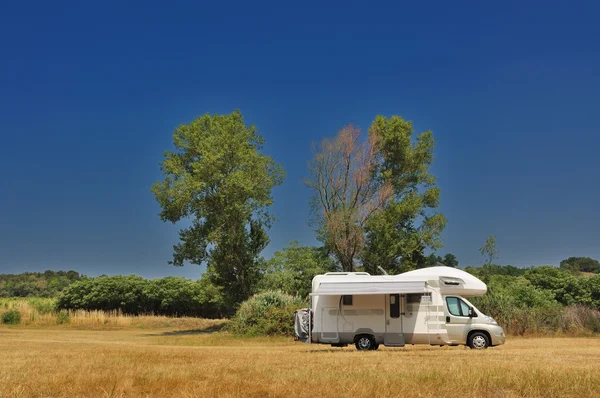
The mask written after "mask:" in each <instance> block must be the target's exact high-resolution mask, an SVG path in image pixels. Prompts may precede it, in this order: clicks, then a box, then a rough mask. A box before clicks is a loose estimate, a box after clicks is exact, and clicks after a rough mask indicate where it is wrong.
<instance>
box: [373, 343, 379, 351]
mask: <svg viewBox="0 0 600 398" xmlns="http://www.w3.org/2000/svg"><path fill="white" fill-rule="evenodd" d="M378 349H379V344H378V343H375V345H374V346H373V351H375V350H378Z"/></svg>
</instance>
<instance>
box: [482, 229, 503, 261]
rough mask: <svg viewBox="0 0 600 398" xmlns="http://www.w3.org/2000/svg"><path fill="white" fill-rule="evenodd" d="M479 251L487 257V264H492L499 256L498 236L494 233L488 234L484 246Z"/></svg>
mask: <svg viewBox="0 0 600 398" xmlns="http://www.w3.org/2000/svg"><path fill="white" fill-rule="evenodd" d="M479 252H480V253H481V255H482V256H484V257H485V258H486V259H487V262H486V264H491V263H492V262H493V261H494V259H496V258H498V253H499V251H498V249H497V248H496V237H495V236H494V235H490V236H488V238H487V239H486V240H485V243H484V244H483V246H481V248H479Z"/></svg>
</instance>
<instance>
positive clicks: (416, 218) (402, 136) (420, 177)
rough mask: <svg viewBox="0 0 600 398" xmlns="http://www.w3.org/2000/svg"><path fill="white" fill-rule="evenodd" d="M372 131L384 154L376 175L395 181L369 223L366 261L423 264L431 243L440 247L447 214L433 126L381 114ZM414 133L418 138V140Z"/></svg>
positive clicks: (398, 266)
mask: <svg viewBox="0 0 600 398" xmlns="http://www.w3.org/2000/svg"><path fill="white" fill-rule="evenodd" d="M369 135H370V136H372V137H375V141H376V142H377V147H378V148H379V156H378V162H377V168H376V173H375V175H374V178H376V179H377V181H378V182H379V183H380V184H382V185H386V184H389V185H390V186H391V187H392V192H393V194H392V196H391V197H390V199H389V200H388V201H387V202H386V205H385V207H384V208H383V210H382V211H379V212H377V213H375V214H374V215H373V217H372V218H371V219H369V220H368V222H367V225H366V245H365V250H364V254H363V262H364V263H365V265H367V267H369V268H373V267H376V266H377V265H381V266H382V267H384V268H385V269H388V270H391V271H392V272H394V273H398V272H402V271H406V270H409V269H413V268H416V267H420V266H422V264H424V262H425V256H424V251H425V249H427V248H432V249H436V248H439V247H441V240H440V233H441V232H442V230H443V229H444V226H445V225H446V217H444V215H443V214H441V213H438V212H436V210H435V209H436V208H437V207H438V206H439V202H440V189H439V188H438V187H437V186H436V185H435V182H436V178H435V176H434V175H433V174H432V173H431V170H430V167H431V164H432V163H433V149H434V146H435V140H434V138H433V134H432V133H431V131H426V132H423V133H421V134H418V135H417V136H416V138H414V129H413V127H412V123H411V122H410V121H405V120H403V119H402V118H401V117H399V116H392V117H391V118H389V119H388V118H385V117H383V116H377V117H376V118H375V120H374V121H373V123H372V124H371V127H370V128H369ZM413 138H414V140H413Z"/></svg>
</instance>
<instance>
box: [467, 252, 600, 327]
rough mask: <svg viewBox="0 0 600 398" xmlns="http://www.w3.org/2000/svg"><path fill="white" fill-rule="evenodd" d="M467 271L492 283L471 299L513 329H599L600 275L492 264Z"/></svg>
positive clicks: (483, 310)
mask: <svg viewBox="0 0 600 398" xmlns="http://www.w3.org/2000/svg"><path fill="white" fill-rule="evenodd" d="M465 271H467V272H469V273H471V274H473V275H475V276H476V277H478V278H479V279H481V280H483V281H484V282H486V284H487V285H488V292H487V294H485V295H484V296H482V297H473V298H471V299H470V301H471V302H472V303H473V304H474V305H476V306H477V307H478V308H479V309H480V310H481V311H482V312H484V313H486V314H488V315H490V316H492V317H493V318H494V319H496V320H497V321H498V322H499V323H500V324H501V325H503V326H504V327H505V328H506V329H507V330H508V331H509V332H510V333H513V334H525V333H554V332H557V331H564V332H570V331H577V332H578V333H579V332H581V331H588V332H593V333H597V332H600V311H598V310H599V309H600V275H594V276H591V277H587V276H579V275H577V274H574V273H573V272H571V271H570V270H565V269H564V268H563V269H560V268H556V267H552V266H542V267H532V268H517V267H513V266H510V265H509V266H499V265H494V264H485V265H484V266H482V267H467V268H466V269H465Z"/></svg>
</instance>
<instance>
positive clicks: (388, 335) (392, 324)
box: [383, 294, 404, 346]
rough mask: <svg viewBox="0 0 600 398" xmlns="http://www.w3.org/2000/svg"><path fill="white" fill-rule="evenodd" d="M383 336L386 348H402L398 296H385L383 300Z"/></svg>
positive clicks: (400, 311)
mask: <svg viewBox="0 0 600 398" xmlns="http://www.w3.org/2000/svg"><path fill="white" fill-rule="evenodd" d="M385 306H386V311H385V335H384V339H383V344H385V345H386V346H403V345H404V334H402V298H401V296H400V295H399V294H387V295H386V298H385Z"/></svg>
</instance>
